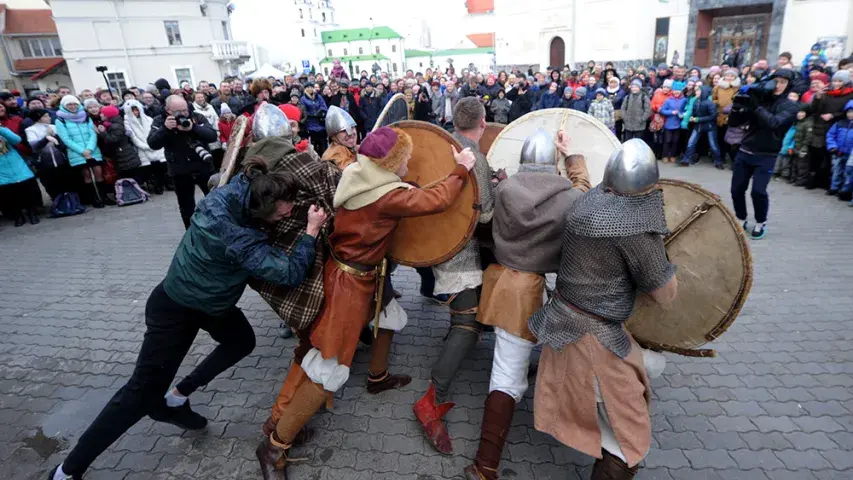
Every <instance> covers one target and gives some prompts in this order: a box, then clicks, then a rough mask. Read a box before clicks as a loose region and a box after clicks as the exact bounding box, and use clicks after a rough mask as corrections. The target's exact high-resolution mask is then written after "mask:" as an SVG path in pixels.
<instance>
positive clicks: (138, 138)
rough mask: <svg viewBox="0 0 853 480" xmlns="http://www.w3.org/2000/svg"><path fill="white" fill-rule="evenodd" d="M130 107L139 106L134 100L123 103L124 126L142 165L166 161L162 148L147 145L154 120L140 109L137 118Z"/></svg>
mask: <svg viewBox="0 0 853 480" xmlns="http://www.w3.org/2000/svg"><path fill="white" fill-rule="evenodd" d="M132 107H136V108H139V107H140V105H139V103H138V102H137V101H136V100H130V101H128V102H125V104H124V128H125V131H126V132H128V133H130V141H131V143H133V145H134V146H135V147H136V151H137V154H138V155H139V161H140V162H141V163H142V166H143V167H147V166H148V165H151V164H152V163H163V162H165V161H166V152H164V151H163V149H162V148H160V149H157V150H154V149H153V148H151V147H150V146H148V136H149V135H151V125H153V124H154V120H153V119H152V118H151V117H149V116H148V115H146V114H145V112H144V111H142V110H140V112H139V118H136V116H135V115H134V114H133V111H132V110H131V108H132Z"/></svg>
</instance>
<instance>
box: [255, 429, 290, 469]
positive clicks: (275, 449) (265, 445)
mask: <svg viewBox="0 0 853 480" xmlns="http://www.w3.org/2000/svg"><path fill="white" fill-rule="evenodd" d="M288 448H290V445H287V444H284V443H281V442H279V441H278V440H276V439H275V434H274V433H273V434H271V435H270V436H268V437H267V438H265V439H264V441H263V442H261V444H260V445H258V448H257V449H255V455H256V456H257V457H258V462H260V464H261V475H263V476H264V480H287V471H286V470H284V467H286V466H287V449H288ZM282 459H284V462H281V460H282ZM279 465H281V468H279Z"/></svg>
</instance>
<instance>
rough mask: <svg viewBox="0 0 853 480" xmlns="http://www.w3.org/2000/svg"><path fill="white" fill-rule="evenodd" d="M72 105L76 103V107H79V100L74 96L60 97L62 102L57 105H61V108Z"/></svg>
mask: <svg viewBox="0 0 853 480" xmlns="http://www.w3.org/2000/svg"><path fill="white" fill-rule="evenodd" d="M93 100H94V99H93ZM96 102H97V100H96ZM72 103H76V104H77V105H80V99H78V98H77V97H75V96H74V95H66V96H64V97H62V100H60V101H59V104H60V105H62V106H63V107H64V106H67V105H69V104H72Z"/></svg>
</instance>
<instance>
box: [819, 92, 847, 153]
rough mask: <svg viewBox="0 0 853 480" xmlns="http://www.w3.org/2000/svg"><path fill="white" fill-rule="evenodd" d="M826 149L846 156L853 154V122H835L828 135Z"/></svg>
mask: <svg viewBox="0 0 853 480" xmlns="http://www.w3.org/2000/svg"><path fill="white" fill-rule="evenodd" d="M851 102H853V101H851ZM826 149H827V150H829V151H830V152H836V153H838V154H839V155H845V156H846V155H850V152H853V120H848V119H846V118H845V119H844V120H839V121H837V122H835V125H833V126H832V128H830V129H829V132H827V134H826Z"/></svg>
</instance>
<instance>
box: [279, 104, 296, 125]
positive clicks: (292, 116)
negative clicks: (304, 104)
mask: <svg viewBox="0 0 853 480" xmlns="http://www.w3.org/2000/svg"><path fill="white" fill-rule="evenodd" d="M278 108H279V110H281V111H282V113H284V116H285V117H287V119H288V120H293V121H294V122H298V121H299V119H300V118H301V117H302V111H301V110H299V107H297V106H296V105H291V104H289V103H285V104H284V105H279V106H278Z"/></svg>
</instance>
